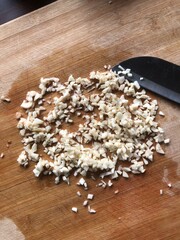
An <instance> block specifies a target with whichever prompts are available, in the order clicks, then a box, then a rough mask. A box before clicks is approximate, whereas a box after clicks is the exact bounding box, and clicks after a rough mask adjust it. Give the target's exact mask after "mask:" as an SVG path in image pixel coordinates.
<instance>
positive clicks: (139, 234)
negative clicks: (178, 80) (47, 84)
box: [0, 0, 180, 240]
mask: <svg viewBox="0 0 180 240" xmlns="http://www.w3.org/2000/svg"><path fill="white" fill-rule="evenodd" d="M179 9H180V3H179V1H178V0H160V1H155V0H151V1H149V0H134V1H133V0H122V1H120V0H119V1H118V0H116V1H115V0H113V1H112V4H109V3H108V1H105V0H98V1H97V0H94V1H86V0H83V1H81V0H74V1H57V2H55V3H53V4H51V5H48V6H46V7H44V8H42V9H39V10H37V11H35V12H33V13H30V14H28V15H25V16H23V17H21V18H19V19H16V20H14V21H11V22H9V23H7V24H4V25H1V26H0V95H2V94H4V95H6V96H9V97H10V98H11V100H12V101H11V103H10V104H5V103H1V104H0V131H1V136H0V152H4V154H5V157H4V158H3V159H0V218H1V219H0V239H19V240H21V239H23V238H25V239H27V240H40V239H44V240H48V239H51V240H53V239H70V240H71V239H73V240H76V239H78V240H84V239H96V240H100V239H106V240H111V239H112V240H115V239H117V240H118V239H124V240H126V239H146V240H152V239H153V240H155V239H166V240H169V239H171V240H172V239H179V238H180V144H179V138H180V120H179V113H180V108H179V106H178V105H176V104H174V103H172V102H170V101H168V100H165V99H163V98H161V97H159V96H157V95H155V94H154V95H153V94H151V95H152V97H153V98H156V99H157V100H158V102H159V106H160V110H162V111H163V112H164V113H165V115H166V116H165V118H162V117H161V118H160V117H159V118H158V120H159V121H160V123H161V126H162V127H163V128H164V129H165V131H166V135H167V136H168V137H170V139H171V143H170V145H169V146H166V147H165V151H166V155H165V156H162V157H160V156H159V155H156V156H155V160H154V162H153V163H152V164H150V166H148V167H147V171H146V173H145V174H144V175H141V176H131V177H130V179H128V180H126V179H119V180H118V181H115V183H114V186H113V187H112V188H111V189H105V190H103V189H100V188H96V187H95V186H96V184H97V182H93V181H92V180H90V179H88V180H87V181H88V183H89V186H90V190H89V192H92V193H94V194H95V198H94V200H93V202H92V207H94V208H95V209H96V210H97V213H96V214H95V215H90V214H88V213H87V209H86V208H84V207H83V206H82V201H83V200H84V199H85V197H86V192H83V196H82V197H81V198H78V197H77V196H76V192H77V190H78V187H77V186H76V182H77V179H75V178H74V177H71V186H67V185H66V184H65V183H61V184H60V185H55V184H54V178H53V177H43V178H41V179H37V178H35V177H34V175H33V173H32V169H33V165H31V166H30V167H29V168H28V169H23V168H20V167H19V166H18V164H17V162H16V159H17V157H18V155H19V153H20V152H21V150H22V145H21V142H20V141H21V138H20V136H19V134H18V131H17V129H16V124H17V121H16V119H15V112H16V111H18V110H19V106H20V104H21V102H22V100H23V99H24V97H25V95H26V92H27V91H29V90H32V89H37V86H38V82H39V79H40V77H46V76H57V77H60V78H61V79H62V81H65V80H66V79H67V77H68V76H69V75H70V74H73V75H74V76H75V77H77V76H88V74H89V72H90V71H92V70H103V66H104V65H105V64H111V65H112V66H113V65H115V64H117V63H118V62H120V61H122V60H124V59H127V58H130V57H134V56H143V55H151V56H157V57H161V58H164V59H166V60H169V61H172V62H174V63H176V64H180V12H179ZM8 140H11V141H12V144H11V145H10V147H9V148H7V147H6V144H7V141H8ZM163 177H165V178H166V179H168V181H169V182H171V183H172V185H173V187H172V188H171V189H169V188H168V187H167V184H166V183H164V182H163ZM116 189H119V194H117V195H114V191H115V190H116ZM160 189H163V190H164V195H163V196H160V194H159V190H160ZM72 206H77V207H78V208H79V212H78V214H74V213H72V212H71V207H72ZM8 219H9V221H12V222H11V224H9V225H8V224H6V226H5V224H4V222H6V223H7V220H8ZM12 224H15V225H16V226H17V228H18V229H19V230H17V229H16V230H14V228H13V227H12ZM4 226H5V227H4ZM9 231H10V235H11V237H7V236H9V235H8V234H9ZM17 231H20V232H21V233H22V235H21V236H19V235H17ZM19 234H20V233H19ZM17 236H19V237H17ZM23 236H24V237H23Z"/></svg>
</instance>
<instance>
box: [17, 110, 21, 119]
mask: <svg viewBox="0 0 180 240" xmlns="http://www.w3.org/2000/svg"><path fill="white" fill-rule="evenodd" d="M21 117H22V113H20V112H16V119H17V120H19V119H20V118H21Z"/></svg>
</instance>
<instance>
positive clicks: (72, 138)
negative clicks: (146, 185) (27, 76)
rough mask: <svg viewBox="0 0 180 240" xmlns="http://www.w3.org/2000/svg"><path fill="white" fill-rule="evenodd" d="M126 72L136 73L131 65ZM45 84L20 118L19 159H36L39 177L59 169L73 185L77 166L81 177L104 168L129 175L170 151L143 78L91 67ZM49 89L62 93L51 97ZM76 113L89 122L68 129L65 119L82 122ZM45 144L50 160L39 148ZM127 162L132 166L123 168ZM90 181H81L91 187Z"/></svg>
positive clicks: (24, 161)
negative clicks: (140, 80)
mask: <svg viewBox="0 0 180 240" xmlns="http://www.w3.org/2000/svg"><path fill="white" fill-rule="evenodd" d="M124 72H125V74H126V73H127V74H130V71H129V69H128V70H127V72H126V71H124V70H122V73H123V74H124ZM39 89H40V91H39V92H36V91H30V92H28V93H27V96H26V99H25V100H24V101H23V103H22V104H21V107H22V108H23V109H24V110H25V111H26V113H27V116H26V117H22V116H24V115H25V114H23V115H21V114H18V118H17V119H19V118H20V119H19V122H18V124H17V127H18V129H19V132H20V135H21V136H22V138H23V139H22V143H23V145H24V149H23V151H22V152H21V154H20V156H19V157H18V159H17V161H18V163H19V164H20V165H22V166H24V167H26V166H27V165H28V164H29V161H32V162H35V163H36V165H35V168H34V170H33V172H34V174H35V176H36V177H39V176H40V174H45V175H48V174H54V175H55V183H56V184H57V183H59V182H60V180H61V179H62V180H63V181H65V182H66V183H68V184H69V178H68V177H69V175H70V173H71V172H72V171H73V170H75V172H74V175H75V176H76V175H78V174H81V175H82V176H86V174H87V172H88V171H92V172H95V171H97V170H101V171H102V173H101V175H100V177H101V178H103V177H105V176H111V178H112V179H114V178H118V177H119V176H122V177H124V178H128V177H129V174H130V173H133V174H140V173H144V172H145V168H144V167H145V165H148V163H149V161H150V162H151V161H153V153H154V151H155V150H156V151H157V152H158V153H160V154H164V151H163V149H162V148H161V146H160V144H161V143H169V139H165V136H164V130H163V129H162V128H161V127H159V124H158V123H157V122H156V121H155V116H156V114H157V111H158V105H157V101H156V100H152V99H151V98H150V97H149V96H148V95H147V94H146V91H145V90H142V89H140V86H139V83H138V82H131V83H130V82H129V81H128V80H126V79H125V76H123V75H117V74H116V73H114V72H113V71H112V70H107V71H106V72H91V73H90V77H89V79H88V78H81V77H79V78H77V79H75V78H74V77H73V76H70V77H69V79H68V81H67V82H66V83H64V84H62V83H61V82H60V81H59V79H58V78H41V80H40V85H39ZM47 93H56V96H55V97H53V98H52V101H49V100H48V101H47V100H46V99H45V95H46V94H47ZM45 103H48V104H49V106H51V110H50V111H47V108H46V107H45V106H44V105H45ZM42 115H43V116H42ZM75 115H76V117H78V118H81V119H82V121H84V123H82V124H79V126H77V127H78V129H77V131H74V132H70V131H69V130H68V129H67V128H65V129H64V127H63V126H64V124H67V125H69V126H71V125H75V124H76V123H75V122H74V120H73V118H74V116H75ZM161 115H162V114H161ZM16 117H17V116H16ZM40 146H41V147H43V151H44V153H46V154H47V158H46V159H44V158H43V157H42V155H41V154H40V153H39V148H40ZM124 162H126V163H129V166H128V167H127V166H126V167H123V165H122V164H123V163H124ZM126 165H127V164H126ZM84 184H86V183H80V185H83V186H84V187H85V188H87V186H86V185H87V184H86V185H84ZM109 184H110V185H111V182H109Z"/></svg>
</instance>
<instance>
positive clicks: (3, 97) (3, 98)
mask: <svg viewBox="0 0 180 240" xmlns="http://www.w3.org/2000/svg"><path fill="white" fill-rule="evenodd" d="M1 101H3V102H7V103H10V102H11V99H10V98H7V97H5V96H4V95H2V96H1Z"/></svg>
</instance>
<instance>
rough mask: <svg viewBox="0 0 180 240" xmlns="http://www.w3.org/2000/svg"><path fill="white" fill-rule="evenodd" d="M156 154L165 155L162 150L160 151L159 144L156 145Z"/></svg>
mask: <svg viewBox="0 0 180 240" xmlns="http://www.w3.org/2000/svg"><path fill="white" fill-rule="evenodd" d="M156 152H157V153H160V154H165V153H164V150H163V149H162V147H161V145H160V144H159V143H157V144H156Z"/></svg>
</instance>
